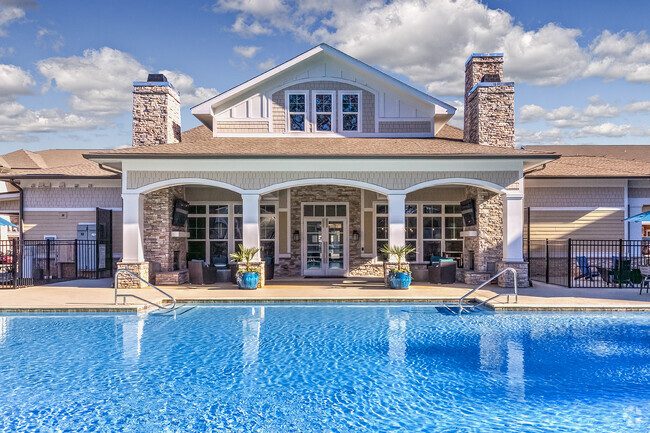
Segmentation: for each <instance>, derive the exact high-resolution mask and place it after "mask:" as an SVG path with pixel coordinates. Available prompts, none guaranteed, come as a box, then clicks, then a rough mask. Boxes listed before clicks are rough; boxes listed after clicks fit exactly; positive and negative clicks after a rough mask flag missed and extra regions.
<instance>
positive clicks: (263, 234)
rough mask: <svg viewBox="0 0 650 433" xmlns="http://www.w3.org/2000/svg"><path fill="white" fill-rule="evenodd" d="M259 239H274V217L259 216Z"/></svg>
mask: <svg viewBox="0 0 650 433" xmlns="http://www.w3.org/2000/svg"><path fill="white" fill-rule="evenodd" d="M260 239H263V240H270V239H275V217H274V216H273V217H268V216H266V217H262V218H260Z"/></svg>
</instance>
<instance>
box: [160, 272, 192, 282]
mask: <svg viewBox="0 0 650 433" xmlns="http://www.w3.org/2000/svg"><path fill="white" fill-rule="evenodd" d="M189 282H190V273H189V271H188V270H187V269H181V270H180V271H170V272H157V273H156V284H157V285H160V286H164V285H180V284H188V283H189Z"/></svg>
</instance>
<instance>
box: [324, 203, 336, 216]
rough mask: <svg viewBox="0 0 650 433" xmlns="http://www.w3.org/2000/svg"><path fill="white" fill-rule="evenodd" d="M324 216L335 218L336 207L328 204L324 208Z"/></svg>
mask: <svg viewBox="0 0 650 433" xmlns="http://www.w3.org/2000/svg"><path fill="white" fill-rule="evenodd" d="M325 215H327V216H336V206H335V205H333V204H328V205H327V206H325Z"/></svg>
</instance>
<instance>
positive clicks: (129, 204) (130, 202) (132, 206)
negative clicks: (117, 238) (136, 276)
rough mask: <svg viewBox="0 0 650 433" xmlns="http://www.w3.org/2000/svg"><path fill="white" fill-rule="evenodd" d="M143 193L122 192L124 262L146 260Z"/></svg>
mask: <svg viewBox="0 0 650 433" xmlns="http://www.w3.org/2000/svg"><path fill="white" fill-rule="evenodd" d="M143 203H144V197H143V196H142V195H141V194H122V262H124V263H142V262H144V247H143V243H142V240H143V233H144V229H143V225H142V223H143V213H144V205H143Z"/></svg>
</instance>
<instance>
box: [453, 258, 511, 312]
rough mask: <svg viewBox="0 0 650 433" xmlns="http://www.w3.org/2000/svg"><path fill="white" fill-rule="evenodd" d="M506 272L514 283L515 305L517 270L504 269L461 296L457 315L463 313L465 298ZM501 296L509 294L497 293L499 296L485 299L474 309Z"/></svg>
mask: <svg viewBox="0 0 650 433" xmlns="http://www.w3.org/2000/svg"><path fill="white" fill-rule="evenodd" d="M506 272H512V276H513V281H514V289H515V292H514V295H515V304H516V303H517V296H518V291H517V270H516V269H515V268H505V269H503V270H502V271H500V272H498V273H496V274H494V275H493V276H492V277H490V278H489V279H488V280H486V281H484V282H482V283H481V284H480V285H478V286H476V287H475V288H473V289H472V290H470V291H469V292H467V293H465V294H464V295H463V296H461V298H460V299H459V300H458V314H461V313H462V312H463V311H465V308H463V301H464V300H465V298H467V297H468V296H469V295H471V294H472V293H474V292H476V291H477V290H479V289H482V288H483V287H485V286H486V285H487V284H488V283H490V282H491V281H492V280H494V279H495V278H499V276H501V275H503V274H504V273H506ZM503 295H509V293H499V294H497V295H495V296H492V297H491V298H489V299H486V300H485V301H483V302H481V303H480V304H477V305H475V307H478V306H480V305H483V304H485V303H486V302H488V301H491V300H492V299H495V298H498V297H499V296H503Z"/></svg>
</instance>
